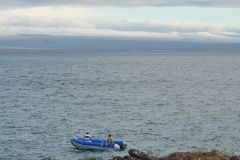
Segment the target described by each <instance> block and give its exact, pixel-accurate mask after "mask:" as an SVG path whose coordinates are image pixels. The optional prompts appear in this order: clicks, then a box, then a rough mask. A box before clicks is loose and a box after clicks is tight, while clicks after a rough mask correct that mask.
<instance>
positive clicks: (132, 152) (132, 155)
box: [128, 149, 141, 159]
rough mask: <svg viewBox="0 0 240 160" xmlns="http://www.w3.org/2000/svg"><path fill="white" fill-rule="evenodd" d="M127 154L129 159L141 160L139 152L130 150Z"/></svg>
mask: <svg viewBox="0 0 240 160" xmlns="http://www.w3.org/2000/svg"><path fill="white" fill-rule="evenodd" d="M128 154H129V155H130V156H131V157H136V158H138V159H140V158H141V151H139V150H137V149H130V150H129V151H128Z"/></svg>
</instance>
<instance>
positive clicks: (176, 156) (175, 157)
mask: <svg viewBox="0 0 240 160" xmlns="http://www.w3.org/2000/svg"><path fill="white" fill-rule="evenodd" d="M168 157H169V160H187V156H186V154H184V153H183V152H175V153H172V154H170V155H169V156H168Z"/></svg>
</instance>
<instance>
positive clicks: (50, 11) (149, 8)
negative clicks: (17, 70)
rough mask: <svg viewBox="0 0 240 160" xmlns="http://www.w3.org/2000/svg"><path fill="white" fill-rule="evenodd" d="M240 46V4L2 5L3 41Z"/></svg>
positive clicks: (82, 1) (30, 1)
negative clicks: (74, 39)
mask: <svg viewBox="0 0 240 160" xmlns="http://www.w3.org/2000/svg"><path fill="white" fill-rule="evenodd" d="M22 35H25V36H26V35H29V36H39V35H45V36H74V37H99V38H106V37H112V38H119V39H145V40H166V41H193V42H221V43H240V1H239V0H227V1H226V0H177V1H176V0H151V1H146V0H110V1H109V0H41V1H38V0H0V38H4V37H21V36H22Z"/></svg>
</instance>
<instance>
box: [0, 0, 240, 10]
mask: <svg viewBox="0 0 240 160" xmlns="http://www.w3.org/2000/svg"><path fill="white" fill-rule="evenodd" d="M0 4H1V5H0V8H2V9H4V8H5V9H7V8H21V7H41V6H62V5H68V6H90V7H94V6H95V7H99V6H115V7H140V6H156V7H161V6H198V7H240V1H239V0H217V1H216V0H177V1H176V0H161V1H160V0H151V1H146V0H111V1H109V0H79V1H76V0H39V1H33V0H0Z"/></svg>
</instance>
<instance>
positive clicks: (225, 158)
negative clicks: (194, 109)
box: [42, 149, 240, 160]
mask: <svg viewBox="0 0 240 160" xmlns="http://www.w3.org/2000/svg"><path fill="white" fill-rule="evenodd" d="M128 154H129V155H126V156H124V157H121V156H115V157H113V160H240V156H232V155H231V156H230V155H226V154H224V153H221V152H219V151H217V150H212V151H210V152H206V151H201V150H199V151H196V152H175V153H171V154H169V155H168V156H166V157H155V156H150V155H148V154H146V153H144V152H141V151H139V150H137V149H130V150H129V151H128ZM42 160H51V159H50V158H44V159H42ZM85 160H98V159H96V158H85Z"/></svg>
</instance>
